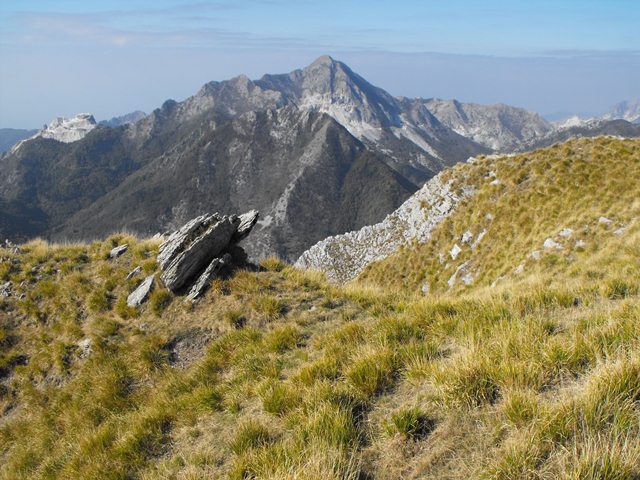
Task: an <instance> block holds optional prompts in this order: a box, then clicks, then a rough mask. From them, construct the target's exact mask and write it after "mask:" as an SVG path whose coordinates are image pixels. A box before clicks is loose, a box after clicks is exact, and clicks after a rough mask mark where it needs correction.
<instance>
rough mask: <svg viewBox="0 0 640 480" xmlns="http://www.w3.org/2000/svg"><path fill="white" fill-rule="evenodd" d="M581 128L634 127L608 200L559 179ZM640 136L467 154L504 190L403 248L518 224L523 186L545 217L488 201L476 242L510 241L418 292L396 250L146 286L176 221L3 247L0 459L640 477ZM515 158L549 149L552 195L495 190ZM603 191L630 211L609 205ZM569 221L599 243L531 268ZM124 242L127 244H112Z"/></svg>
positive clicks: (345, 473) (343, 473) (183, 471)
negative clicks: (151, 230)
mask: <svg viewBox="0 0 640 480" xmlns="http://www.w3.org/2000/svg"><path fill="white" fill-rule="evenodd" d="M598 145H602V147H600V146H598ZM579 147H581V150H580V149H579ZM567 148H570V149H572V151H573V152H578V153H579V154H580V155H583V157H581V158H586V155H587V153H588V152H591V153H589V155H591V161H592V162H596V161H598V162H608V160H606V159H605V160H603V159H602V158H599V157H598V152H604V151H612V152H614V151H615V152H619V153H620V152H622V149H626V150H627V154H622V153H621V154H620V155H619V158H620V159H621V160H620V162H619V163H620V164H624V165H620V166H618V164H617V163H616V162H614V161H611V162H610V163H607V166H611V167H616V168H614V169H611V170H609V171H607V172H603V174H602V175H601V176H599V177H598V176H595V177H594V181H595V179H596V178H599V180H598V183H597V185H607V187H606V188H605V187H604V186H603V187H602V191H600V192H599V195H600V196H602V197H603V205H611V209H606V210H604V211H599V210H598V209H597V208H596V206H597V203H595V200H593V201H592V200H589V199H590V198H591V199H594V198H596V197H598V192H596V191H593V193H589V192H591V191H592V190H595V186H593V187H592V189H591V190H589V189H585V188H583V185H584V183H585V182H586V181H588V179H589V177H584V178H583V177H576V178H575V180H574V181H572V182H569V183H568V184H567V186H566V187H563V188H562V189H560V188H559V187H558V188H557V193H559V192H560V191H561V192H563V193H562V196H563V197H562V198H566V199H570V198H575V199H576V201H575V202H574V205H584V206H585V208H584V209H577V208H575V207H574V208H573V209H571V208H569V207H568V206H565V205H564V202H555V201H554V197H553V196H552V194H554V193H556V190H554V187H553V185H550V182H551V181H552V180H555V177H554V176H552V175H551V173H549V172H550V171H553V170H554V169H558V170H556V172H560V171H563V169H565V168H574V167H571V164H572V163H575V158H578V157H577V156H576V157H574V156H572V155H570V154H569V153H568V151H567V154H566V155H561V154H560V152H561V151H563V149H567ZM600 148H602V149H604V150H599V149H600ZM637 151H638V144H637V143H633V142H618V141H614V140H599V141H598V142H594V143H590V141H580V142H576V143H570V144H568V145H565V146H559V147H555V148H552V149H549V150H547V151H542V152H538V153H536V154H534V155H531V156H529V157H527V156H520V157H513V158H511V159H504V160H489V159H487V160H482V161H479V162H478V163H476V164H474V165H469V166H464V167H462V168H459V169H455V170H454V171H452V173H451V174H452V175H467V176H468V178H469V179H476V180H477V182H478V185H484V183H483V182H486V183H490V181H486V180H482V178H483V177H484V171H483V168H484V167H485V166H488V165H489V162H495V164H494V165H493V166H492V167H491V168H494V169H495V172H496V175H497V177H498V178H499V179H500V181H501V185H491V186H488V187H487V188H488V189H489V190H488V193H486V194H485V193H483V192H484V190H483V189H484V188H485V187H484V186H482V187H480V189H479V190H478V194H477V195H476V201H478V202H485V203H478V207H475V209H474V207H473V205H472V203H471V202H473V199H472V200H471V201H470V203H469V204H468V205H465V207H464V209H462V210H460V211H459V212H458V213H456V214H455V215H454V216H453V217H452V218H451V223H449V224H448V226H445V225H443V226H442V231H441V232H440V235H441V237H439V238H441V239H442V242H443V243H442V245H438V244H436V243H433V244H432V245H431V246H429V245H427V246H423V247H420V248H417V249H411V250H409V249H408V250H406V251H405V252H403V255H405V256H407V257H410V256H411V258H421V259H423V260H422V261H423V262H424V263H428V261H429V258H430V257H429V255H430V254H429V253H425V252H426V250H424V251H423V250H422V249H423V248H425V249H426V248H432V251H433V252H438V253H439V252H440V251H448V250H449V249H450V248H451V246H450V243H451V242H450V240H451V239H453V238H456V237H457V236H458V235H461V234H462V233H464V232H465V231H466V229H467V228H469V226H470V225H472V224H471V223H470V221H469V220H468V218H470V217H465V216H464V215H465V212H466V211H469V212H472V213H469V215H473V212H474V211H477V212H480V213H481V215H478V216H479V217H481V218H484V216H485V215H486V213H492V214H493V218H494V222H495V224H498V223H500V225H501V226H502V227H503V228H506V225H509V222H507V221H506V220H504V221H503V220H502V219H501V217H500V215H501V212H511V217H510V218H511V219H512V220H513V221H518V219H520V217H522V218H524V217H525V216H528V215H530V210H527V209H526V208H524V205H525V203H524V199H525V198H526V195H530V196H531V198H536V199H537V200H536V203H535V212H539V213H540V219H539V221H538V222H537V223H533V225H534V226H533V227H531V229H530V230H528V231H526V233H525V230H522V229H516V227H515V226H514V227H513V230H508V231H506V232H502V233H500V234H498V233H499V232H501V230H496V231H495V232H494V231H492V232H493V233H492V234H490V233H489V228H493V225H494V224H487V225H486V228H487V232H488V233H487V234H486V235H485V237H484V239H483V240H482V241H481V242H480V243H479V244H478V245H477V246H476V247H475V248H474V250H473V255H478V257H474V258H477V259H482V260H486V261H493V263H491V264H487V266H484V264H482V265H483V269H482V272H483V273H481V274H480V275H479V276H478V277H477V280H476V281H475V282H474V283H472V284H471V285H470V286H464V285H458V284H455V286H454V288H453V289H451V290H450V291H449V290H447V289H445V288H444V287H443V286H442V279H444V281H445V285H446V278H445V277H446V276H447V273H448V272H446V271H444V270H443V272H444V273H441V274H440V277H438V278H437V279H436V280H433V281H432V285H433V287H432V291H433V292H434V293H433V294H431V295H428V296H424V295H422V294H416V293H413V292H414V290H416V289H418V290H419V288H418V287H420V285H422V283H423V277H424V275H425V274H424V272H423V271H420V275H422V277H419V278H418V274H416V273H414V267H413V265H415V263H413V262H407V264H406V266H405V267H406V268H407V269H409V270H410V272H409V275H407V276H406V277H404V278H403V277H402V276H401V275H398V271H401V268H400V267H399V266H398V265H397V261H399V260H398V259H396V264H394V263H392V262H390V263H388V264H386V268H387V269H388V275H387V277H386V279H387V283H386V285H382V286H380V285H381V284H380V283H378V285H376V284H375V281H376V280H377V281H378V282H379V281H380V279H381V278H382V277H381V275H380V274H378V273H377V272H378V271H379V269H380V268H381V267H380V266H376V267H372V268H371V270H370V271H369V272H368V274H367V278H366V279H365V280H362V281H360V282H356V283H354V284H352V285H349V286H346V287H336V286H333V285H330V284H328V283H326V282H325V281H324V279H323V278H322V277H321V276H320V275H318V274H314V273H310V272H301V271H298V270H296V269H294V268H292V267H290V266H287V265H284V264H282V263H281V262H279V261H277V260H273V259H269V260H265V261H264V262H263V268H262V269H261V271H257V272H250V271H237V272H236V273H235V275H234V276H233V277H232V278H230V279H228V280H224V281H216V282H214V284H213V286H212V289H211V290H210V291H209V292H208V293H207V295H206V296H205V297H204V298H203V299H202V300H201V301H200V302H199V303H197V304H195V305H191V304H185V303H184V302H183V301H182V298H180V297H174V296H172V295H170V294H168V293H166V291H165V290H164V289H162V288H159V287H156V290H155V291H154V292H153V294H152V297H151V299H150V301H149V302H148V303H147V304H145V305H144V306H143V307H141V308H140V309H130V308H128V307H126V302H125V299H126V296H127V295H128V293H129V292H130V291H132V290H133V288H135V285H136V283H137V282H139V281H140V279H136V278H134V279H131V280H126V279H125V278H126V275H127V274H128V272H130V271H131V270H132V269H133V268H134V267H136V266H138V265H140V266H141V267H142V269H143V270H144V272H145V273H147V274H149V273H151V272H155V271H156V268H157V267H156V263H155V258H154V256H155V253H156V251H157V246H158V245H157V243H154V242H152V241H143V240H137V239H135V238H131V237H126V236H122V235H119V236H113V237H111V238H109V239H107V240H106V241H104V242H96V243H94V244H91V245H47V244H45V243H43V242H32V243H29V244H26V245H23V246H22V247H21V248H20V251H19V252H16V251H14V250H13V249H6V248H5V249H0V258H2V263H0V285H1V284H2V283H3V282H5V281H7V280H10V281H11V282H12V285H13V294H12V295H11V296H10V297H7V298H0V322H1V323H0V328H1V330H0V415H1V416H0V478H7V479H13V478H114V479H115V478H140V479H151V478H176V479H196V478H235V479H242V478H268V479H281V478H286V479H332V478H333V479H373V478H375V479H396V478H455V479H467V478H499V479H514V478H531V479H543V478H545V479H546V478H565V479H582V478H593V479H596V478H606V479H636V478H638V477H639V476H640V444H639V443H638V438H639V436H640V321H639V317H640V299H639V297H638V288H639V287H640V276H639V275H638V273H639V272H638V270H639V268H640V249H639V248H638V247H637V245H638V240H639V238H638V235H639V234H638V232H637V231H636V230H635V227H634V225H635V224H632V223H631V219H633V218H634V215H635V213H634V212H635V208H636V207H637V203H634V201H629V202H627V203H626V204H625V203H624V202H622V200H619V198H618V197H623V196H628V198H632V197H633V195H632V192H627V191H621V190H620V191H615V190H614V191H613V192H609V191H608V189H609V188H618V186H621V185H627V186H629V187H630V188H631V189H633V188H637V187H636V186H635V185H636V184H637V183H638V182H637V180H638V176H637V174H636V172H637V170H636V169H637ZM549 152H551V153H549ZM553 152H557V155H556V154H554V153H553ZM602 155H603V156H604V154H602ZM625 155H626V156H625ZM544 156H548V159H547V163H546V165H547V166H546V168H542V167H540V168H538V167H536V168H538V169H536V168H528V165H530V164H527V163H526V161H525V158H531V159H532V161H533V162H535V161H536V160H535V159H539V158H542V157H544ZM629 159H634V160H633V161H631V160H629ZM540 161H541V162H542V160H540ZM510 162H513V163H510ZM520 164H522V165H523V166H527V168H524V167H516V165H520ZM496 165H497V166H496ZM509 165H514V166H513V168H512V170H509V168H508V166H509ZM541 165H542V163H541ZM518 169H519V170H520V171H521V173H522V172H524V171H527V170H530V172H531V173H529V178H528V179H523V180H522V181H520V182H519V184H520V185H522V184H523V183H526V182H527V181H529V180H530V179H531V178H532V177H533V176H534V175H535V176H536V178H538V177H537V176H539V178H541V179H545V181H540V182H536V184H537V187H532V188H531V189H530V190H531V192H539V193H540V197H536V196H535V195H533V193H526V192H527V190H523V191H525V193H524V194H523V196H522V198H523V200H522V202H523V203H521V204H515V205H512V209H507V207H506V206H505V205H503V204H502V203H501V200H500V198H501V195H499V194H498V193H499V192H502V191H503V190H504V191H510V189H512V188H516V187H515V185H517V184H518V182H515V183H513V184H512V183H511V180H510V179H511V178H521V177H520V176H518V175H521V173H520V174H518V173H517V170H518ZM590 171H591V170H590ZM536 172H537V173H536ZM593 174H594V175H596V174H595V169H594V171H593ZM512 175H513V176H512ZM634 175H636V176H635V180H636V181H633V180H634V177H633V176H634ZM616 179H617V180H616ZM491 181H493V180H491ZM616 182H617V183H616ZM527 185H531V184H527ZM594 185H596V184H594ZM573 189H577V190H579V191H580V194H579V195H578V194H575V196H572V195H571V194H570V192H571V191H572V190H573ZM636 191H637V190H636ZM491 192H495V196H494V197H491ZM542 194H544V195H542ZM636 197H637V195H636ZM492 198H493V200H492ZM518 198H520V197H518V196H517V195H513V196H512V197H511V201H512V202H515V201H516V199H518ZM556 198H560V197H559V196H556ZM545 199H548V200H549V202H547V201H546V200H545ZM550 202H551V203H553V205H558V206H557V207H553V206H550V205H549V203H550ZM580 202H582V203H580ZM489 205H492V208H491V210H490V211H489V209H488V207H489ZM594 205H596V206H594ZM625 205H626V206H625ZM555 208H557V209H558V213H557V216H555V217H554V216H553V215H552V213H551V212H553V211H555V210H554V209H555ZM518 212H520V213H518ZM562 212H569V213H570V215H569V216H568V217H566V218H565V217H562V216H561V213H562ZM458 215H460V217H458ZM543 215H544V216H543ZM603 215H606V216H608V217H609V218H611V220H612V221H614V222H616V224H615V225H611V224H606V225H605V224H600V223H598V219H599V216H603ZM473 218H475V217H473ZM593 218H595V220H593ZM520 221H522V222H523V224H524V221H523V220H520ZM594 221H595V223H593V222H594ZM621 223H624V224H625V225H628V226H627V229H626V230H625V231H624V232H622V233H621V234H618V235H616V234H614V233H613V231H614V230H617V229H618V228H619V227H618V224H621ZM584 224H587V225H590V226H592V227H591V228H590V229H589V230H588V232H586V233H585V234H584V236H582V233H580V236H578V232H582V231H581V230H580V228H582V227H581V226H582V225H584ZM473 225H475V224H473ZM445 227H446V228H445ZM483 227H484V224H483ZM557 227H558V228H559V227H562V228H565V227H570V228H573V229H574V232H575V233H574V234H573V235H575V236H572V237H570V239H571V242H574V241H576V240H578V239H583V240H584V241H585V242H586V246H585V247H584V251H576V250H574V249H573V248H572V249H570V248H569V247H568V246H567V245H569V243H568V242H569V240H567V241H566V242H567V243H566V245H565V247H564V248H565V249H563V250H555V249H554V253H552V252H546V253H544V254H543V255H542V257H541V258H540V260H538V261H534V260H533V259H527V261H526V262H525V266H524V269H523V270H522V273H520V274H513V273H512V270H513V269H515V268H516V267H517V266H518V265H520V262H521V261H522V259H524V258H526V257H527V255H528V254H529V252H530V251H531V250H532V249H534V248H537V246H538V244H539V243H540V240H541V241H542V242H544V240H545V239H546V236H551V235H552V234H555V233H556V228H557ZM456 229H458V230H459V231H458V230H456ZM449 233H450V235H451V236H450V237H447V234H449ZM554 238H556V237H555V236H554ZM560 238H563V239H564V238H565V237H560ZM434 240H436V237H434ZM559 241H560V239H559V238H558V242H559ZM123 242H128V243H129V245H130V248H129V250H128V252H127V253H125V254H124V255H123V256H121V257H119V258H118V259H115V260H109V259H107V257H108V252H109V251H110V249H111V248H112V247H113V246H114V245H116V244H121V243H123ZM481 247H483V248H484V249H482V250H481ZM581 248H582V247H581ZM445 249H446V250H445ZM463 250H464V247H463ZM565 250H566V251H565ZM476 252H477V253H476ZM481 252H483V253H481ZM491 252H494V253H491ZM496 252H498V253H496ZM500 252H502V254H501V255H502V256H501V255H500V254H499V253H500ZM436 255H437V253H436ZM465 255H466V257H465ZM471 255H472V254H471V253H470V252H468V251H466V250H464V251H463V252H462V253H461V254H460V256H459V257H458V261H465V259H469V258H471ZM480 255H482V256H480ZM551 255H554V256H556V257H557V259H556V260H554V261H550V260H547V258H548V257H550V256H551ZM512 257H513V258H512ZM425 259H426V260H425ZM476 261H478V262H479V261H480V260H476ZM534 262H535V263H534ZM611 262H613V263H611ZM448 268H452V266H450V267H448ZM482 275H486V276H482ZM500 275H504V278H503V279H502V280H501V282H499V284H498V285H497V286H496V287H495V288H493V289H492V288H489V287H488V285H489V284H490V283H492V282H493V281H494V280H495V277H496V276H500ZM414 276H415V277H416V280H411V278H413V277H414ZM401 286H402V287H410V288H400V287H401ZM21 297H22V298H21Z"/></svg>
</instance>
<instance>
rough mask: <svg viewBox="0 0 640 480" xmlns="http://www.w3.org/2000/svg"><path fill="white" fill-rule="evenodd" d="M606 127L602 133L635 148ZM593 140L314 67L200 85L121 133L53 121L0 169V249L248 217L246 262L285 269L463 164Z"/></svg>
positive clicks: (331, 67)
mask: <svg viewBox="0 0 640 480" xmlns="http://www.w3.org/2000/svg"><path fill="white" fill-rule="evenodd" d="M129 120H132V119H131V118H130V119H129ZM123 121H125V120H124V119H120V120H117V121H116V122H115V123H118V122H123ZM618 122H619V123H611V122H609V123H607V125H608V126H607V130H606V131H607V132H608V133H611V134H620V133H619V132H623V133H624V134H628V135H635V134H636V132H635V130H634V129H633V128H630V127H629V125H630V124H628V123H627V122H624V121H618ZM115 123H114V124H115ZM596 132H600V130H589V128H586V129H583V130H580V131H577V132H573V131H569V132H564V131H563V133H562V134H558V136H556V134H557V133H558V130H557V129H555V128H554V127H553V126H552V125H551V124H548V123H547V122H545V121H544V120H543V119H541V118H540V117H539V116H538V115H536V114H533V113H530V112H526V111H525V110H522V109H518V108H514V107H509V106H505V105H492V106H482V105H475V104H463V103H460V102H456V101H453V100H452V101H444V100H436V99H426V100H425V99H420V98H418V99H407V98H398V97H393V96H392V95H390V94H388V93H387V92H385V91H384V90H382V89H381V88H378V87H375V86H373V85H371V84H370V83H369V82H367V81H366V80H365V79H364V78H362V77H361V76H360V75H358V74H357V73H355V72H353V71H352V70H351V69H350V68H349V67H348V66H347V65H345V64H344V63H342V62H339V61H336V60H334V59H332V58H331V57H327V56H324V57H320V58H318V59H317V60H316V61H315V62H313V63H312V64H311V65H309V66H307V67H305V68H302V69H299V70H295V71H293V72H290V73H288V74H282V75H265V76H263V77H262V78H260V79H258V80H251V79H249V78H247V77H246V76H242V75H241V76H238V77H235V78H233V79H230V80H226V81H222V82H209V83H207V84H205V85H204V86H203V87H202V88H201V89H200V90H199V91H198V92H197V93H196V94H195V95H193V96H191V97H189V98H187V99H185V100H184V101H181V102H176V101H174V100H167V101H166V102H165V103H164V104H163V105H162V106H161V107H160V108H158V109H156V110H154V111H153V112H152V113H151V114H149V115H148V116H145V117H143V118H140V119H139V120H137V121H135V122H133V123H125V124H124V125H120V126H115V127H107V126H105V125H97V124H96V122H95V120H94V119H93V117H92V116H91V115H88V114H81V115H79V116H76V117H74V118H72V119H56V120H55V121H54V122H52V124H51V125H49V126H48V127H46V128H45V129H43V130H42V131H41V132H39V133H38V134H37V135H36V136H35V138H32V139H29V140H27V141H23V142H21V143H20V144H19V146H16V147H14V148H13V149H12V150H11V151H10V152H6V153H5V154H3V155H2V156H0V168H1V169H2V171H3V172H6V175H4V176H3V177H2V178H0V212H1V214H0V235H1V236H3V237H6V238H10V239H14V240H17V239H22V240H24V239H26V238H31V237H33V236H43V237H46V238H50V239H60V240H77V239H91V238H95V237H102V236H105V235H108V234H109V233H110V232H113V231H118V230H127V231H132V232H136V233H139V234H142V235H148V234H154V233H156V232H163V231H165V230H167V229H171V228H175V226H176V225H179V224H182V223H183V222H184V221H185V220H186V219H189V218H192V217H194V216H195V215H197V214H200V213H204V212H212V211H216V210H218V211H220V213H222V214H224V213H229V212H236V211H247V210H250V209H257V210H259V211H260V212H261V220H260V223H259V226H258V228H257V231H256V232H255V234H254V235H252V237H251V239H249V240H247V242H248V245H247V250H248V251H249V253H250V254H251V255H252V256H254V257H255V258H259V257H262V256H265V255H274V254H275V255H279V256H281V257H282V258H284V259H287V260H291V261H293V260H295V259H296V258H297V257H298V256H299V255H300V254H301V253H302V252H303V251H304V250H306V249H307V248H308V247H310V246H311V245H313V244H314V243H316V242H317V241H320V240H322V239H323V238H325V237H327V236H331V235H336V234H340V233H343V232H346V231H351V230H355V229H358V228H360V227H362V226H364V225H367V224H371V223H376V222H378V221H380V220H382V219H383V218H384V217H385V215H386V214H388V213H390V212H392V211H393V210H395V209H396V208H397V207H398V206H400V205H401V204H402V202H403V201H404V200H406V198H408V196H409V195H410V194H411V193H413V192H414V191H415V190H417V189H418V188H420V187H421V186H422V185H423V184H424V183H425V182H426V181H428V180H429V179H431V178H433V177H434V176H435V175H437V174H438V172H440V171H441V170H443V169H444V168H446V167H448V166H452V165H455V164H456V163H458V162H460V161H464V160H466V159H467V158H469V157H472V156H477V155H481V154H488V153H492V152H494V151H496V150H498V151H506V152H512V151H515V150H524V149H528V148H532V147H533V146H536V145H538V144H540V142H555V141H559V140H561V139H563V138H564V137H563V135H565V136H573V135H586V136H589V135H593V134H596Z"/></svg>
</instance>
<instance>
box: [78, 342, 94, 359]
mask: <svg viewBox="0 0 640 480" xmlns="http://www.w3.org/2000/svg"><path fill="white" fill-rule="evenodd" d="M78 348H79V349H80V358H84V357H86V356H87V355H89V354H90V353H91V339H90V338H84V339H82V340H80V341H79V342H78Z"/></svg>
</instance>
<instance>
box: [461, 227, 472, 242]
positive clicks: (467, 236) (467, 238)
mask: <svg viewBox="0 0 640 480" xmlns="http://www.w3.org/2000/svg"><path fill="white" fill-rule="evenodd" d="M472 238H473V233H471V230H467V231H466V232H464V233H463V234H462V237H461V239H460V241H461V242H462V243H467V244H468V243H470V242H471V239H472Z"/></svg>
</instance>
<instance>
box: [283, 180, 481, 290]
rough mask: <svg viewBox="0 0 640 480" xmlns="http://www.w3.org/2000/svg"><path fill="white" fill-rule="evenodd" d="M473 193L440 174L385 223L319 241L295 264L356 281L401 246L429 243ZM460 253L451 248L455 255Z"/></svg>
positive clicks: (335, 279)
mask: <svg viewBox="0 0 640 480" xmlns="http://www.w3.org/2000/svg"><path fill="white" fill-rule="evenodd" d="M473 194H474V192H473V191H472V190H471V189H466V190H465V189H463V190H462V191H461V192H457V191H454V189H453V186H452V184H451V181H449V182H443V181H442V178H441V175H440V174H438V175H436V176H435V177H433V178H432V179H431V180H429V181H428V182H427V183H426V184H425V185H424V186H423V187H422V188H421V189H420V190H418V191H417V192H416V193H414V194H413V196H411V197H409V199H408V200H407V201H406V202H405V203H403V204H402V205H401V206H400V208H398V209H397V210H396V211H395V212H393V213H391V214H390V215H387V217H386V218H385V219H384V220H383V221H382V222H380V223H378V224H375V225H370V226H366V227H364V228H362V229H360V230H357V231H354V232H348V233H345V234H342V235H336V236H333V237H328V238H326V239H324V240H322V241H321V242H318V243H317V244H315V245H314V246H313V247H311V248H309V249H308V250H307V251H306V252H304V253H303V254H302V255H301V256H300V258H298V260H297V261H296V263H295V266H296V267H298V268H304V269H310V270H320V271H322V272H324V273H325V274H326V275H327V278H328V279H329V280H331V281H333V282H336V283H345V282H348V281H349V280H353V279H354V278H356V277H357V276H358V275H359V274H360V273H361V272H362V270H364V268H365V267H366V266H367V265H368V264H369V263H371V262H374V261H376V260H382V259H383V258H386V257H388V256H390V255H392V254H393V253H395V252H396V251H397V250H398V248H399V247H400V246H401V245H406V244H408V243H410V242H411V241H414V240H416V241H418V242H420V243H424V242H426V241H427V240H428V239H429V238H431V232H432V230H433V229H434V228H435V227H436V226H437V225H438V224H439V223H440V222H441V221H442V220H444V219H445V218H446V217H448V216H449V215H451V214H452V213H453V212H454V211H455V209H456V208H457V206H458V204H459V203H460V202H461V201H462V200H463V199H464V198H465V197H469V196H472V195H473ZM458 248H459V247H458ZM458 253H459V252H456V253H455V254H454V252H453V251H452V253H451V256H452V258H455V257H456V256H457V254H458Z"/></svg>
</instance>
